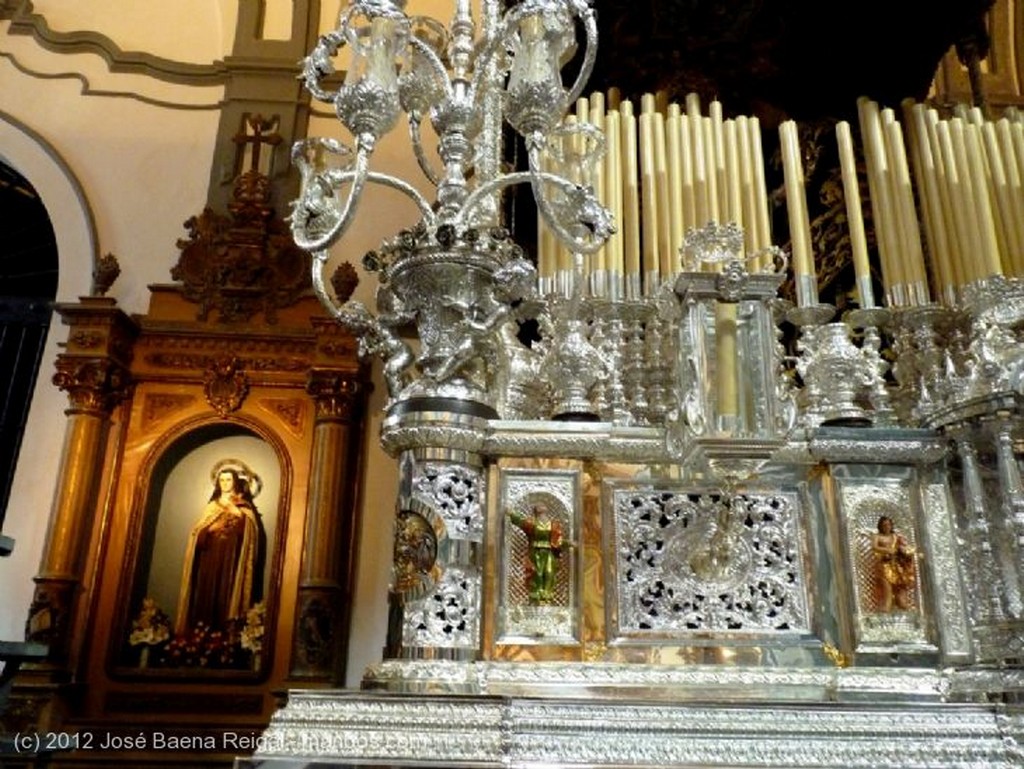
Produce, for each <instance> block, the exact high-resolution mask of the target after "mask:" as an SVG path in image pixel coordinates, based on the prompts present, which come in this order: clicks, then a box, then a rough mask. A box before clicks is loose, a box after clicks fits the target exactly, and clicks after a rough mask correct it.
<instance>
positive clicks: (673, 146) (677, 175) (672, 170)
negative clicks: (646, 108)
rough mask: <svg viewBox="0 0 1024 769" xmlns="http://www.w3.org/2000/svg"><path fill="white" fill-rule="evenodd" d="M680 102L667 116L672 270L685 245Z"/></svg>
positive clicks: (676, 266) (666, 136)
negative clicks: (680, 250)
mask: <svg viewBox="0 0 1024 769" xmlns="http://www.w3.org/2000/svg"><path fill="white" fill-rule="evenodd" d="M681 117H682V116H681V114H680V109H679V105H678V104H670V105H669V106H668V114H667V115H666V117H665V143H666V149H667V151H668V210H669V214H670V215H669V226H670V228H671V232H670V233H669V235H670V237H669V249H668V259H669V263H670V265H671V268H672V269H671V272H672V273H675V272H679V269H680V261H679V249H680V248H682V246H683V232H684V229H683V157H682V140H681V136H680V129H679V123H680V119H681Z"/></svg>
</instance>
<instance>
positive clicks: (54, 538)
mask: <svg viewBox="0 0 1024 769" xmlns="http://www.w3.org/2000/svg"><path fill="white" fill-rule="evenodd" d="M57 310H58V312H60V314H61V317H62V318H63V320H64V323H65V324H66V325H68V326H70V327H71V330H70V332H69V334H68V341H67V344H66V345H65V352H64V353H62V354H61V355H60V356H58V359H57V372H56V373H55V374H54V377H53V383H54V384H55V385H57V387H59V388H60V389H61V390H63V391H64V392H66V393H67V396H68V403H69V408H68V409H67V411H66V412H65V413H66V414H67V415H68V424H67V430H66V432H65V437H64V446H63V450H62V454H61V460H60V467H59V469H58V477H57V484H56V491H55V496H54V501H53V509H52V512H51V516H50V517H51V524H50V529H49V533H48V536H47V541H46V544H45V546H44V549H43V558H42V563H41V565H40V571H39V573H38V575H37V576H36V577H35V582H36V588H35V594H34V596H33V600H32V605H31V607H30V609H29V616H28V621H27V625H26V636H27V639H28V640H30V641H37V642H40V643H45V644H48V645H49V647H50V655H49V662H50V663H52V664H54V665H57V666H60V665H63V664H64V663H65V662H66V661H67V658H68V654H69V651H70V650H71V648H72V646H73V643H72V641H73V639H71V638H70V630H71V628H72V627H73V625H74V623H73V621H72V618H73V617H74V613H75V601H76V598H77V594H78V589H79V587H80V585H81V583H82V579H83V576H84V575H83V565H84V561H85V555H86V553H87V552H88V548H89V537H90V533H91V531H92V528H93V518H94V515H95V511H96V507H97V503H98V496H99V492H100V486H101V476H102V472H101V470H102V466H103V460H104V456H105V454H106V446H107V434H108V432H109V426H110V415H111V413H112V412H113V410H114V408H115V407H116V406H117V404H118V403H120V402H121V401H122V400H123V399H124V398H125V397H126V396H127V395H128V393H129V390H130V387H131V377H130V375H129V373H128V366H129V363H130V361H131V353H132V345H133V343H134V340H135V336H136V334H137V332H138V329H137V327H136V326H135V324H134V323H133V322H132V321H131V320H130V319H129V318H128V316H127V315H125V314H124V313H123V312H121V310H119V309H118V308H117V307H116V305H115V302H114V300H112V299H107V298H105V297H85V298H83V299H82V300H81V301H80V302H79V303H78V304H73V305H60V306H58V307H57Z"/></svg>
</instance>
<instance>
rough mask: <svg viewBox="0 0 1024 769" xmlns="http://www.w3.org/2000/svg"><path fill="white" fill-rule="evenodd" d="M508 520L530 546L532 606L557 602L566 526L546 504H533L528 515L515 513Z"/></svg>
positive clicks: (509, 515) (530, 593) (511, 513)
mask: <svg viewBox="0 0 1024 769" xmlns="http://www.w3.org/2000/svg"><path fill="white" fill-rule="evenodd" d="M508 517H509V520H510V521H512V523H513V525H515V526H517V527H518V528H520V529H521V530H522V531H523V533H524V534H525V535H526V540H527V542H528V543H529V554H530V564H529V565H530V568H529V571H530V590H529V595H530V603H531V604H534V605H537V606H540V605H544V604H549V603H551V602H552V601H553V600H554V599H555V586H556V581H557V578H558V559H559V557H560V556H561V554H562V546H563V540H562V525H561V524H560V523H559V522H558V521H557V520H555V519H554V518H552V517H551V513H550V511H549V510H548V509H547V507H545V506H544V505H542V504H535V505H532V506H531V507H530V513H529V514H528V515H523V514H522V513H518V512H516V511H515V510H512V511H510V512H509V514H508Z"/></svg>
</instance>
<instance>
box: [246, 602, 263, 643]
mask: <svg viewBox="0 0 1024 769" xmlns="http://www.w3.org/2000/svg"><path fill="white" fill-rule="evenodd" d="M266 616H267V606H266V604H265V603H264V602H263V601H260V602H259V603H256V604H253V605H252V607H251V608H250V609H249V611H247V612H246V613H245V627H243V628H242V648H243V649H246V650H247V651H250V652H252V654H253V656H256V655H258V654H259V653H260V651H261V650H262V649H263V623H264V620H265V619H266Z"/></svg>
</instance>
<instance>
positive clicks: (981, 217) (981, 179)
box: [964, 124, 1003, 277]
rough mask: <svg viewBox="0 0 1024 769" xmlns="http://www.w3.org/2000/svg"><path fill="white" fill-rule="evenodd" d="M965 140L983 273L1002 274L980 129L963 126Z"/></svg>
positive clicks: (985, 275) (988, 274) (986, 274)
mask: <svg viewBox="0 0 1024 769" xmlns="http://www.w3.org/2000/svg"><path fill="white" fill-rule="evenodd" d="M964 135H965V139H966V141H967V163H968V167H969V170H970V173H971V186H972V187H973V188H974V206H975V210H976V212H977V217H978V226H979V229H980V231H981V245H982V249H981V260H982V265H983V267H984V275H983V276H982V277H988V276H990V275H1002V274H1003V265H1002V261H1001V260H1000V258H999V245H998V238H997V236H996V224H995V218H994V217H993V216H992V204H991V203H990V201H989V196H988V187H987V185H986V184H985V167H984V162H985V160H984V157H983V155H982V151H981V129H980V128H979V127H978V126H976V125H974V124H969V125H966V126H964Z"/></svg>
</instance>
